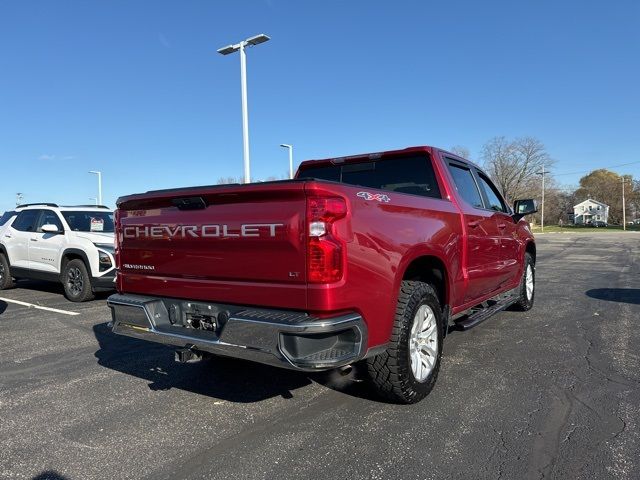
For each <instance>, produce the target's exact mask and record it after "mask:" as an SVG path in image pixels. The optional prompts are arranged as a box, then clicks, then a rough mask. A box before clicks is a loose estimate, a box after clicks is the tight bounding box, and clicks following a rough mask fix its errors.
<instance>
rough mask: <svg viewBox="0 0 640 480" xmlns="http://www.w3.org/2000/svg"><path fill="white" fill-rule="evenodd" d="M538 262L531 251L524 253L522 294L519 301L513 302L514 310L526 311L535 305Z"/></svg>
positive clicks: (521, 281)
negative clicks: (535, 261) (536, 262)
mask: <svg viewBox="0 0 640 480" xmlns="http://www.w3.org/2000/svg"><path fill="white" fill-rule="evenodd" d="M535 287H536V264H535V263H534V261H533V257H532V256H531V254H530V253H525V254H524V270H523V272H522V279H521V280H520V295H519V297H518V301H517V302H516V303H514V304H513V309H514V310H519V311H521V312H526V311H527V310H531V307H533V300H534V298H535V296H536V291H535Z"/></svg>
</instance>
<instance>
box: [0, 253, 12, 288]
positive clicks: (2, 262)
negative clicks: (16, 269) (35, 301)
mask: <svg viewBox="0 0 640 480" xmlns="http://www.w3.org/2000/svg"><path fill="white" fill-rule="evenodd" d="M13 287H15V282H14V281H13V277H11V271H10V270H9V260H7V257H6V256H5V255H4V253H0V290H6V289H8V288H13Z"/></svg>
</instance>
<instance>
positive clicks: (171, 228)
mask: <svg viewBox="0 0 640 480" xmlns="http://www.w3.org/2000/svg"><path fill="white" fill-rule="evenodd" d="M283 226H284V224H282V223H246V224H242V225H240V226H239V227H238V228H234V227H230V226H229V225H226V224H222V225H218V224H214V225H153V226H149V225H130V226H126V227H124V228H123V235H124V238H220V237H224V238H227V237H263V236H264V237H275V236H276V229H278V227H283Z"/></svg>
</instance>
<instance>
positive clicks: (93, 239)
mask: <svg viewBox="0 0 640 480" xmlns="http://www.w3.org/2000/svg"><path fill="white" fill-rule="evenodd" d="M15 213H16V216H14V217H11V218H10V219H9V220H8V221H7V223H6V224H5V225H3V226H2V227H0V290H3V289H5V288H10V287H12V286H13V285H14V282H13V279H14V278H32V279H39V280H49V281H53V282H59V283H62V285H63V286H64V292H65V296H66V297H67V298H68V299H69V300H71V301H72V302H84V301H87V300H91V299H93V297H94V293H95V292H97V291H106V290H111V289H113V288H114V287H115V283H114V280H115V261H114V257H113V244H114V234H113V212H112V211H110V210H109V209H108V208H107V207H103V206H94V205H80V206H76V207H59V206H58V205H56V204H53V203H40V204H29V205H21V206H19V207H16V212H15Z"/></svg>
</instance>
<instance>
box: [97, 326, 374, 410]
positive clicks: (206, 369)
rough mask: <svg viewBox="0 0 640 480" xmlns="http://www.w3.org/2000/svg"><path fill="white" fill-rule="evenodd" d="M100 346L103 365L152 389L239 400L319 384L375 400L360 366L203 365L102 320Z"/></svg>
mask: <svg viewBox="0 0 640 480" xmlns="http://www.w3.org/2000/svg"><path fill="white" fill-rule="evenodd" d="M93 333H94V335H95V337H96V340H97V341H98V344H99V347H100V348H99V349H98V350H97V351H96V352H95V354H94V355H95V357H96V358H97V359H98V364H99V365H101V366H103V367H106V368H109V369H112V370H116V371H118V372H122V373H125V374H127V375H131V376H134V377H138V378H142V379H144V380H146V381H148V382H149V384H148V386H149V389H151V390H170V389H172V388H178V389H181V390H186V391H188V392H192V393H197V394H200V395H205V396H208V397H213V398H218V399H220V400H226V401H229V402H235V403H253V402H259V401H262V400H266V399H268V398H272V397H278V396H279V397H282V398H284V399H290V398H293V393H292V392H293V391H295V390H296V389H298V388H302V387H306V386H309V385H311V384H312V383H318V384H320V385H322V386H324V387H326V388H329V389H332V390H336V391H339V392H342V393H344V394H346V395H349V396H354V397H360V398H366V399H373V397H374V394H373V393H372V392H371V391H370V390H369V389H368V388H367V387H366V386H365V385H364V384H363V382H359V381H357V378H356V375H357V369H354V370H353V371H352V372H350V373H348V374H346V375H345V374H343V373H340V372H338V371H336V370H333V371H329V372H321V373H313V374H308V373H303V372H295V371H292V370H286V369H282V368H276V367H271V366H269V365H262V364H259V363H254V362H249V361H244V360H238V359H234V358H224V357H212V358H210V359H205V360H202V361H200V362H197V363H192V364H181V363H177V362H175V361H174V349H173V348H172V347H169V346H165V345H161V344H157V343H152V342H145V341H144V340H138V339H135V338H130V337H124V336H120V335H115V334H114V333H112V332H111V329H110V328H109V327H108V326H107V323H100V324H97V325H95V326H94V327H93Z"/></svg>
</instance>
